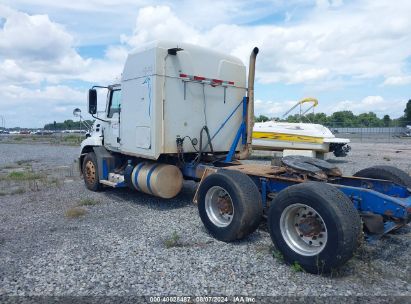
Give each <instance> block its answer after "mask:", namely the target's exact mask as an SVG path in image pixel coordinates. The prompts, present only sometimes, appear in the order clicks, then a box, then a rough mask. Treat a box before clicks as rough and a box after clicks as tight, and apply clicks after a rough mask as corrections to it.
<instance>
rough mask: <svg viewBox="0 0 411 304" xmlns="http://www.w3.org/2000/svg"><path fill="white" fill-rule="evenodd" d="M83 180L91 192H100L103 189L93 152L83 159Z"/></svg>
mask: <svg viewBox="0 0 411 304" xmlns="http://www.w3.org/2000/svg"><path fill="white" fill-rule="evenodd" d="M83 178H84V183H85V185H86V187H87V189H89V190H91V191H101V190H102V189H103V185H102V184H100V176H99V174H98V166H97V157H96V154H95V153H94V152H90V153H88V154H87V155H86V156H85V157H84V160H83Z"/></svg>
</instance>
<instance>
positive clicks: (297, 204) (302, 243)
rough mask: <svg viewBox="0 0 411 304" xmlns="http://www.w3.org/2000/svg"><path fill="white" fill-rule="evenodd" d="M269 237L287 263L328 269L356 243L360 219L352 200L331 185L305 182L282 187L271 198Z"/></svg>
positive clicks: (318, 270)
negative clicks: (282, 188)
mask: <svg viewBox="0 0 411 304" xmlns="http://www.w3.org/2000/svg"><path fill="white" fill-rule="evenodd" d="M268 227H269V232H270V235H271V239H272V241H273V243H274V244H275V246H276V248H277V249H278V250H279V251H280V252H281V253H282V255H283V257H284V260H285V261H286V262H287V263H289V264H294V263H297V264H299V265H300V266H301V267H302V268H304V270H306V271H307V272H310V273H315V274H322V273H329V272H331V271H332V270H333V269H337V268H338V267H340V266H341V265H343V264H344V263H346V262H347V261H348V260H349V259H350V258H351V257H352V256H353V255H354V252H355V251H356V249H357V246H358V239H359V237H360V234H361V220H360V217H359V214H358V212H357V210H356V209H355V208H354V206H353V204H352V202H351V200H350V199H349V198H348V197H347V196H345V195H344V194H343V193H342V192H341V191H340V190H338V189H337V188H335V187H334V186H331V185H328V184H325V183H319V182H307V183H301V184H297V185H293V186H290V187H288V188H286V189H284V190H283V191H281V192H280V193H279V194H278V195H277V196H276V197H275V198H274V200H273V201H272V202H271V205H270V210H269V215H268Z"/></svg>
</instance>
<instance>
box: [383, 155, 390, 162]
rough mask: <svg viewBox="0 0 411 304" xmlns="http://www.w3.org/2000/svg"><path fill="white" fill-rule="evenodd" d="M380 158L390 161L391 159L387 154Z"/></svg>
mask: <svg viewBox="0 0 411 304" xmlns="http://www.w3.org/2000/svg"><path fill="white" fill-rule="evenodd" d="M382 159H383V160H385V161H390V160H391V158H389V157H388V156H384V157H383V158H382Z"/></svg>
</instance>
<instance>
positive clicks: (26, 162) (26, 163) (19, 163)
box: [16, 159, 35, 166]
mask: <svg viewBox="0 0 411 304" xmlns="http://www.w3.org/2000/svg"><path fill="white" fill-rule="evenodd" d="M32 162H35V160H34V159H23V160H18V161H16V164H17V165H19V166H22V165H29V164H31V163H32Z"/></svg>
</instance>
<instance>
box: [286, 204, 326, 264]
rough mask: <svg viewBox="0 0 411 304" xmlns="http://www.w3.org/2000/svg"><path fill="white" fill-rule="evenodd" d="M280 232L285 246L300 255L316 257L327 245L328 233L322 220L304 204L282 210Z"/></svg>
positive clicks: (293, 205) (313, 210)
mask: <svg viewBox="0 0 411 304" xmlns="http://www.w3.org/2000/svg"><path fill="white" fill-rule="evenodd" d="M280 230H281V235H282V237H283V239H284V241H285V242H286V243H287V245H288V246H289V247H290V248H291V249H292V250H293V251H295V252H297V253H298V254H300V255H304V256H314V255H317V254H319V253H320V252H321V251H323V249H324V248H325V246H326V244H327V239H328V233H327V227H326V225H325V222H324V220H323V218H322V217H321V215H320V214H319V213H318V212H317V211H316V210H315V209H314V208H312V207H310V206H307V205H305V204H292V205H290V206H288V207H287V208H285V209H284V211H283V213H282V214H281V218H280Z"/></svg>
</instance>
